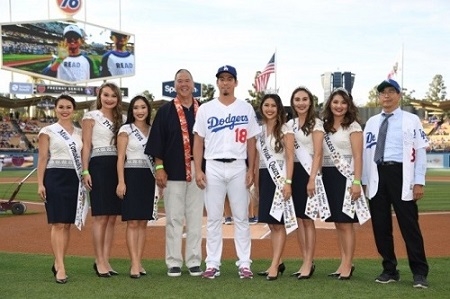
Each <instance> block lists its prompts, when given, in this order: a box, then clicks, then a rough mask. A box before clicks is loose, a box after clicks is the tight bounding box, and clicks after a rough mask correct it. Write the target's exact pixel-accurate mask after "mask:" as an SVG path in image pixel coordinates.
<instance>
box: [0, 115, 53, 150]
mask: <svg viewBox="0 0 450 299" xmlns="http://www.w3.org/2000/svg"><path fill="white" fill-rule="evenodd" d="M55 121H56V119H55V118H53V117H46V118H41V119H39V120H37V119H21V120H18V121H17V124H18V126H19V128H20V131H19V130H17V129H16V128H15V127H14V125H13V124H12V122H11V118H10V117H8V116H0V149H1V150H23V151H27V150H33V149H36V148H37V147H38V138H37V136H38V133H39V131H40V129H41V128H43V127H45V126H48V125H50V124H52V123H54V122H55ZM27 141H29V142H27ZM27 144H28V145H29V146H28V145H27Z"/></svg>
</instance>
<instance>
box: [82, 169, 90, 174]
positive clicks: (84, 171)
mask: <svg viewBox="0 0 450 299" xmlns="http://www.w3.org/2000/svg"><path fill="white" fill-rule="evenodd" d="M87 174H89V170H87V169H86V170H83V171H82V172H81V175H87Z"/></svg>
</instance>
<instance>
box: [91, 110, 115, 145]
mask: <svg viewBox="0 0 450 299" xmlns="http://www.w3.org/2000/svg"><path fill="white" fill-rule="evenodd" d="M97 113H99V114H100V115H102V116H103V117H105V116H104V115H103V113H102V112H101V111H100V110H93V111H89V112H86V113H85V114H84V116H83V120H85V119H93V120H94V121H95V123H94V127H93V128H92V149H96V148H99V147H109V146H111V145H112V144H111V140H112V138H113V136H114V133H113V132H112V131H111V130H110V129H109V128H107V127H106V126H104V125H103V124H101V123H100V122H99V121H98V120H97V118H96V117H95V114H97Z"/></svg>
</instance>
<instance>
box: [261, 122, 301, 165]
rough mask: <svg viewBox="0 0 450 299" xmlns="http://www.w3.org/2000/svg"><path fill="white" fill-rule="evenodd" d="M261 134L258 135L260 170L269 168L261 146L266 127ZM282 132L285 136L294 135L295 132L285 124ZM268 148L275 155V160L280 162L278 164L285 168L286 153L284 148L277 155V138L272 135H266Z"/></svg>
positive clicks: (263, 127)
mask: <svg viewBox="0 0 450 299" xmlns="http://www.w3.org/2000/svg"><path fill="white" fill-rule="evenodd" d="M260 128H261V133H260V134H258V135H256V144H257V148H258V151H259V168H260V169H261V168H267V167H266V162H265V160H264V157H263V156H262V155H261V146H260V138H261V137H262V132H263V129H264V132H265V133H267V132H266V127H265V126H261V127H260ZM281 132H282V133H283V136H284V135H286V134H293V133H294V132H293V131H292V128H291V127H289V126H288V125H287V124H284V125H283V126H282V127H281ZM266 136H267V137H266V146H267V148H268V149H269V150H270V153H271V154H272V155H273V158H274V159H275V160H276V161H277V162H278V164H279V165H280V167H281V168H283V166H284V161H285V153H284V152H285V151H284V148H283V150H282V151H281V152H279V153H276V152H275V137H273V136H272V134H270V135H266Z"/></svg>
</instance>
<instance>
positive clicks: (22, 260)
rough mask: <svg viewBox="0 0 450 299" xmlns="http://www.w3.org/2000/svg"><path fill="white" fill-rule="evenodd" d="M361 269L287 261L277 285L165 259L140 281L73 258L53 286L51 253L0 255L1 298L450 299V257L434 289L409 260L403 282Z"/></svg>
mask: <svg viewBox="0 0 450 299" xmlns="http://www.w3.org/2000/svg"><path fill="white" fill-rule="evenodd" d="M354 262H355V267H356V270H355V272H354V276H353V277H352V279H351V280H349V281H339V280H337V279H336V278H330V277H328V276H327V274H328V273H330V272H332V271H334V270H335V268H336V266H337V264H338V261H337V260H329V259H320V260H316V272H315V273H314V276H313V277H312V278H311V279H309V280H301V281H299V280H297V279H295V278H293V277H289V274H290V273H291V272H294V271H295V270H297V269H298V263H299V262H298V261H294V260H288V261H285V264H286V267H287V270H286V273H284V275H283V276H282V277H280V278H279V279H278V280H276V281H266V280H265V278H264V277H259V276H255V277H254V278H253V279H252V280H242V279H239V277H238V276H237V269H236V266H235V265H234V262H233V261H224V263H223V265H222V267H221V276H220V277H217V278H216V279H214V280H208V279H203V278H199V277H190V276H189V275H188V274H187V273H186V271H184V272H183V275H182V276H181V277H177V278H173V277H168V276H167V275H166V273H165V271H166V267H165V264H164V261H163V260H145V261H144V267H145V268H146V270H147V272H148V274H149V275H147V276H143V277H141V279H131V278H129V277H128V275H127V273H128V269H129V268H128V267H129V261H128V260H124V259H114V260H113V261H112V264H113V265H114V267H115V269H116V270H118V271H119V272H120V275H119V276H116V277H111V278H107V279H105V278H98V277H96V275H95V274H94V271H93V270H92V258H81V257H68V258H67V260H66V270H67V275H69V279H68V282H67V284H65V285H59V284H56V283H55V282H54V278H53V274H52V273H51V271H50V268H51V265H52V263H53V258H52V257H51V256H47V255H31V254H10V253H1V254H0V265H1V270H0V271H1V273H2V280H1V282H0V297H1V298H35V299H39V298H46V299H50V298H110V299H112V298H258V299H263V298H270V299H274V298H286V299H287V298H449V294H450V284H449V283H448V269H449V268H450V258H432V259H429V263H430V268H431V272H430V275H429V277H428V278H429V282H430V288H429V289H427V290H423V289H414V288H413V287H412V277H411V274H410V270H409V268H408V265H407V261H405V260H400V262H399V270H400V274H401V280H400V282H398V283H391V284H388V285H380V284H378V283H375V282H374V279H375V277H376V276H377V275H378V274H379V271H380V262H379V261H378V260H355V261H354ZM268 263H269V261H267V260H257V261H254V262H253V265H252V267H253V270H254V271H260V270H264V269H265V268H266V267H267V265H268Z"/></svg>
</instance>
